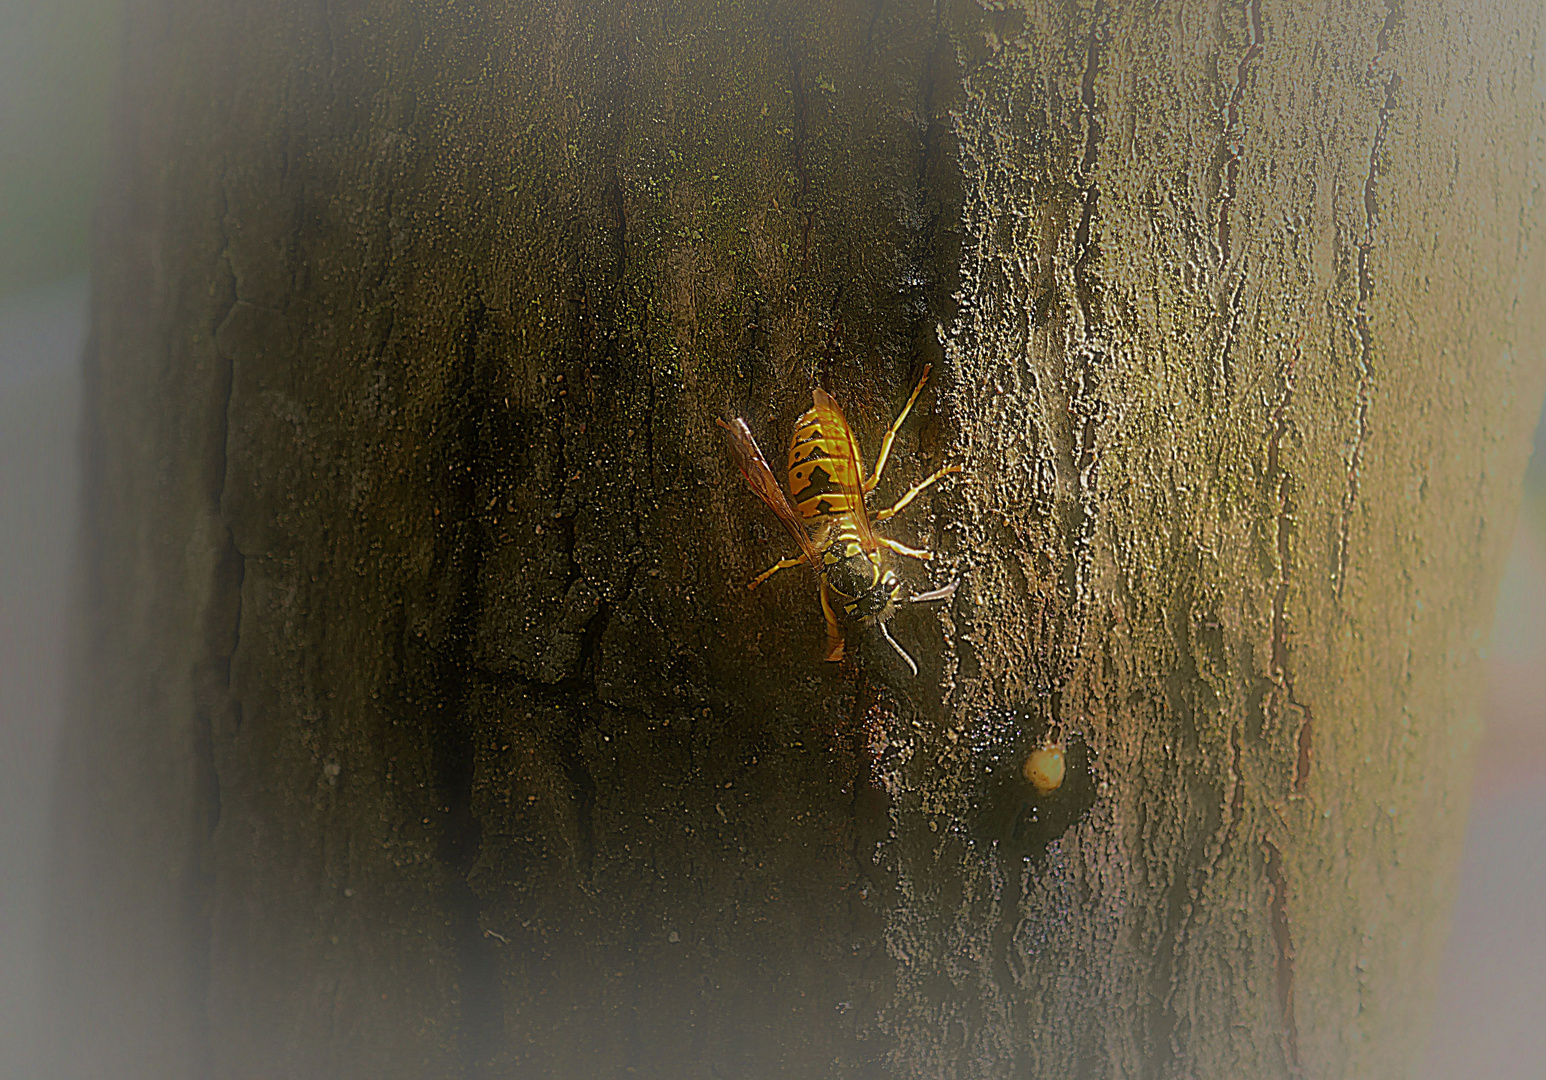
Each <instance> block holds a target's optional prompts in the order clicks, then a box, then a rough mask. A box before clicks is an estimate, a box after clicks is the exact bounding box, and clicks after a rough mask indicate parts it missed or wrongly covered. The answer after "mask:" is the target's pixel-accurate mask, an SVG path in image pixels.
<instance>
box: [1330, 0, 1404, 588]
mask: <svg viewBox="0 0 1546 1080" xmlns="http://www.w3.org/2000/svg"><path fill="white" fill-rule="evenodd" d="M1400 20H1401V2H1400V0H1387V3H1386V6H1385V22H1384V25H1383V26H1381V28H1380V33H1379V37H1378V39H1377V51H1376V53H1375V56H1374V59H1373V60H1371V61H1370V63H1369V73H1370V76H1371V77H1373V75H1374V74H1375V72H1376V71H1377V70H1378V69H1379V68H1380V67H1381V66H1382V65H1383V62H1384V60H1385V56H1386V53H1387V51H1388V49H1389V46H1390V35H1391V32H1392V31H1393V30H1394V29H1395V28H1396V26H1397V25H1398V24H1399V22H1400ZM1400 90H1401V76H1400V74H1398V73H1397V72H1394V71H1392V72H1390V73H1389V74H1387V75H1386V76H1385V80H1384V99H1383V101H1382V103H1381V105H1380V111H1379V122H1378V124H1377V125H1376V127H1375V130H1374V139H1373V141H1372V143H1371V144H1370V146H1369V168H1368V171H1367V172H1366V173H1365V174H1364V182H1363V211H1364V231H1363V238H1362V239H1361V240H1360V241H1359V242H1358V260H1357V261H1358V266H1357V270H1358V303H1357V306H1356V307H1355V308H1354V309H1353V330H1354V337H1355V342H1354V353H1353V359H1354V363H1355V365H1356V366H1357V369H1358V394H1357V403H1356V406H1355V410H1354V426H1353V445H1352V447H1351V449H1350V450H1349V452H1348V458H1347V487H1346V490H1345V491H1344V493H1343V496H1342V512H1341V520H1340V522H1339V525H1338V529H1337V551H1336V560H1335V569H1334V570H1333V575H1334V576H1333V583H1334V585H1335V588H1336V596H1337V599H1339V600H1340V599H1341V598H1342V592H1343V589H1344V588H1346V585H1347V565H1348V561H1349V559H1350V558H1351V556H1350V554H1349V551H1348V548H1349V546H1350V543H1351V536H1352V522H1353V508H1354V506H1355V504H1356V503H1357V501H1358V489H1359V484H1360V480H1361V474H1362V471H1363V454H1364V442H1365V440H1366V438H1367V436H1368V433H1369V404H1370V398H1371V395H1372V392H1373V384H1374V376H1375V372H1374V331H1373V326H1372V323H1371V320H1370V317H1369V305H1370V302H1371V301H1372V300H1373V299H1374V271H1373V268H1372V267H1371V266H1370V259H1369V257H1370V254H1371V253H1372V252H1373V250H1374V244H1375V240H1376V234H1377V233H1378V231H1379V225H1380V211H1379V199H1378V181H1379V168H1380V156H1381V153H1382V152H1383V151H1384V149H1385V138H1386V136H1387V134H1388V133H1389V131H1390V118H1391V116H1392V115H1393V114H1394V113H1395V111H1396V97H1397V94H1398V93H1399V92H1400Z"/></svg>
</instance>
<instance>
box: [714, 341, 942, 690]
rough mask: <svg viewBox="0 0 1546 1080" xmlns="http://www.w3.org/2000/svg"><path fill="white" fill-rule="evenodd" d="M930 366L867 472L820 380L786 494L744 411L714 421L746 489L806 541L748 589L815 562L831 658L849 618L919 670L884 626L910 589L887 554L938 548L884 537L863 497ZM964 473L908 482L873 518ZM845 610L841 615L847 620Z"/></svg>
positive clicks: (793, 444)
mask: <svg viewBox="0 0 1546 1080" xmlns="http://www.w3.org/2000/svg"><path fill="white" fill-rule="evenodd" d="M929 367H930V365H925V366H924V369H923V376H922V377H921V378H920V379H919V380H918V385H917V386H916V387H914V388H913V393H912V396H911V397H909V398H908V399H907V404H906V405H904V406H902V411H901V412H900V413H899V414H897V418H896V419H895V420H894V421H893V422H892V424H891V428H890V430H888V431H887V432H886V437H885V439H884V441H882V442H881V444H880V456H879V457H877V458H876V459H875V471H874V473H873V474H870V475H868V476H866V475H865V471H864V459H863V458H862V457H861V456H860V454H859V443H858V440H857V439H856V438H855V437H854V433H853V429H852V428H850V427H849V426H848V420H847V418H846V417H845V416H844V415H843V410H842V408H840V407H839V406H838V403H837V401H836V400H834V399H833V397H832V396H831V395H830V394H828V393H827V392H826V391H825V390H822V389H821V388H820V387H817V388H816V389H815V390H814V391H812V397H813V399H814V403H813V404H812V405H811V407H810V408H809V409H808V410H806V412H805V413H804V414H803V415H802V416H801V417H800V419H799V420H798V421H797V422H796V424H795V427H794V435H793V436H792V437H791V438H790V440H789V495H788V496H785V494H784V491H783V489H782V488H781V487H779V484H778V481H777V480H776V479H775V478H774V476H773V470H772V469H770V468H768V463H767V460H766V459H765V458H764V457H763V456H762V451H761V450H759V449H758V448H757V442H756V440H755V439H753V438H752V433H751V429H749V428H748V427H747V426H746V421H745V420H742V419H740V418H739V417H737V418H736V419H735V421H734V422H732V423H728V424H727V423H725V421H723V420H718V421H716V422H717V423H718V424H719V426H720V427H722V428H724V429H725V432H726V434H727V435H728V437H729V441H730V452H731V454H732V455H733V456H734V457H735V463H736V465H737V466H739V468H740V470H741V475H742V476H744V477H745V478H746V483H747V486H749V487H750V488H751V489H752V491H753V492H755V493H756V495H757V497H758V498H760V499H761V500H762V501H763V502H765V503H767V504H768V508H769V509H770V510H772V511H773V513H774V515H775V516H776V517H777V518H778V520H779V521H780V522H781V523H782V524H783V526H784V528H785V529H786V530H788V532H789V535H790V536H792V537H793V538H794V541H795V543H796V544H798V545H799V548H800V554H799V555H797V556H794V557H791V558H787V559H780V560H779V561H778V562H776V563H774V564H773V565H772V566H771V567H769V568H768V569H767V570H765V571H764V572H763V573H761V574H758V575H757V576H756V577H755V578H753V579H752V580H751V582H750V583H749V584H748V585H747V586H746V587H747V588H748V589H755V588H756V587H757V586H758V585H761V584H762V583H763V582H764V581H766V580H768V578H770V577H772V576H773V575H774V574H776V573H778V572H779V571H780V570H787V569H789V568H790V567H794V566H799V565H800V564H801V563H805V564H807V565H809V566H810V567H811V568H812V569H813V570H814V571H815V572H816V575H817V579H818V581H819V583H820V587H821V611H822V614H823V615H824V616H825V617H826V621H827V651H826V656H825V659H827V660H831V661H837V660H841V659H842V658H843V647H844V640H843V625H844V624H845V623H854V624H858V625H861V626H876V627H878V628H879V629H880V632H881V634H882V635H883V636H884V637H885V639H886V640H887V641H888V642H890V644H891V647H892V648H893V649H895V650H896V651H897V655H899V656H901V658H902V659H903V660H904V661H906V663H907V666H908V668H909V669H910V670H911V671H912V673H913V674H914V675H917V674H918V665H917V664H915V663H913V658H912V657H910V656H908V655H907V651H906V650H905V649H903V648H902V646H901V645H899V644H897V641H896V639H895V638H893V637H892V636H891V632H890V631H889V630H887V629H886V622H887V620H888V619H890V617H891V615H892V613H893V612H894V611H895V610H896V605H897V603H898V602H899V601H901V599H902V595H903V592H904V588H903V585H902V582H901V580H900V579H899V578H898V577H897V575H896V571H895V570H893V569H891V567H889V566H887V565H886V563H887V562H888V561H889V556H886V555H885V554H884V553H885V552H895V553H896V554H898V555H905V556H907V557H908V558H911V559H929V558H932V557H933V555H932V553H931V552H928V551H922V550H920V549H918V548H912V547H908V546H907V545H906V544H902V543H898V542H897V541H895V540H892V539H891V538H890V537H887V536H881V535H879V534H877V533H876V532H875V530H874V528H873V526H872V524H871V518H870V513H869V510H868V509H867V508H866V506H865V503H864V498H865V496H866V495H868V494H869V493H870V492H872V491H874V490H875V487H876V485H878V484H879V483H880V478H881V475H882V473H884V472H885V468H886V462H887V461H888V460H889V459H890V457H891V444H892V442H893V441H894V440H895V439H896V433H897V430H898V429H899V428H900V427H901V426H902V421H904V420H906V419H907V414H908V413H909V412H910V411H911V410H912V407H913V403H914V402H915V401H917V400H918V395H919V394H920V393H921V392H922V391H923V386H924V383H926V382H928V381H929ZM960 471H961V466H959V465H946V466H945V467H943V468H941V469H937V470H935V471H934V472H933V473H932V474H930V475H929V476H927V477H925V478H924V479H923V480H921V481H920V482H918V483H916V484H914V485H913V486H912V487H911V488H909V489H908V490H907V493H906V494H905V495H903V496H902V497H901V498H900V499H898V500H897V501H896V503H895V504H893V505H892V506H890V507H889V508H887V509H885V510H882V511H880V512H879V513H877V514H876V515H875V517H874V521H875V522H881V521H885V520H887V519H888V518H892V517H895V516H896V515H897V514H899V513H901V512H902V511H903V510H905V509H907V507H908V506H909V505H910V504H911V503H912V501H913V500H914V499H916V498H917V497H918V496H919V495H920V494H922V493H923V492H924V491H925V490H926V489H928V488H929V487H931V486H933V485H934V484H936V483H938V482H939V481H940V480H942V479H944V478H945V477H947V476H949V475H950V474H952V473H958V472H960ZM791 500H792V502H791ZM954 591H955V586H954V585H953V584H952V585H948V586H946V587H945V588H943V589H935V590H933V591H931V592H927V593H922V594H919V595H917V596H914V597H912V600H913V601H914V602H918V601H924V600H941V599H944V598H945V597H947V596H949V595H951V594H952V593H953V592H954ZM839 611H841V612H842V613H843V615H842V620H841V621H840V620H839V618H838V614H837V613H838V612H839Z"/></svg>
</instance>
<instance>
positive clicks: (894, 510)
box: [874, 465, 961, 521]
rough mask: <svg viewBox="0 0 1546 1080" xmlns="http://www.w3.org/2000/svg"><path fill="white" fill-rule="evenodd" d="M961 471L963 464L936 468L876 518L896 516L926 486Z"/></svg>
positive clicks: (882, 519) (883, 518)
mask: <svg viewBox="0 0 1546 1080" xmlns="http://www.w3.org/2000/svg"><path fill="white" fill-rule="evenodd" d="M960 471H961V466H959V465H946V466H945V467H944V468H943V469H936V470H935V471H934V472H933V473H932V474H930V475H929V476H928V477H927V478H926V479H924V480H921V481H919V482H918V483H916V484H914V485H913V486H912V487H910V488H908V489H907V494H906V495H903V496H902V497H901V498H900V499H898V500H897V501H896V505H895V506H893V507H891V508H890V509H887V510H882V511H881V512H880V513H878V514H876V515H875V517H874V520H875V521H885V520H886V519H887V518H889V517H896V515H898V514H900V513H901V512H902V511H903V510H906V509H907V506H908V504H909V503H911V502H912V501H913V500H914V499H916V498H917V497H918V496H919V495H922V494H923V492H924V490H925V489H926V488H928V487H930V486H932V485H934V484H937V483H939V482H940V481H941V480H943V479H944V478H945V477H947V476H949V475H950V474H951V473H958V472H960Z"/></svg>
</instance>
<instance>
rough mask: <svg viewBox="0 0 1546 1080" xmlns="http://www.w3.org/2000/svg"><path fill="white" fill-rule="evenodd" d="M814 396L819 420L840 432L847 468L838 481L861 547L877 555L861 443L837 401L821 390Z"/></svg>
mask: <svg viewBox="0 0 1546 1080" xmlns="http://www.w3.org/2000/svg"><path fill="white" fill-rule="evenodd" d="M811 393H812V396H813V397H814V398H815V399H816V408H815V410H814V411H815V412H816V414H817V417H818V419H820V420H822V421H823V422H826V423H830V425H831V426H832V427H833V428H835V429H836V430H837V432H838V438H837V439H836V442H838V443H839V444H840V446H839V449H840V450H841V452H842V455H843V456H842V457H840V458H838V460H839V461H846V462H847V465H848V467H847V468H846V469H838V470H836V471H837V473H838V475H837V476H836V477H835V479H836V480H837V482H838V485H839V486H840V487H841V488H842V489H843V494H845V495H847V496H848V511H849V513H851V514H852V515H853V519H854V524H855V527H857V528H858V530H859V543H860V544H861V545H863V547H864V550H865V551H869V552H874V551H878V550H879V549H880V541H879V540H877V539H876V538H875V530H874V529H872V528H871V527H870V512H869V511H868V510H866V509H865V507H864V461H863V460H862V459H861V458H860V457H859V443H858V440H856V439H855V438H854V432H853V428H851V427H849V426H848V418H847V417H846V416H844V415H843V410H842V408H841V407H839V405H838V403H837V399H835V398H834V397H833V396H832V395H831V394H829V393H827V392H826V391H825V390H823V389H822V388H821V387H819V386H818V387H816V389H815V390H813V391H812V392H811ZM823 430H826V429H825V428H823Z"/></svg>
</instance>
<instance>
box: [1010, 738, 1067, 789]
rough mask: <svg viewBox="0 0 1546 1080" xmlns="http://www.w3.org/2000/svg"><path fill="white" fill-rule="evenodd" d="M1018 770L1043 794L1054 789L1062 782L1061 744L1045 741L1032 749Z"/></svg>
mask: <svg viewBox="0 0 1546 1080" xmlns="http://www.w3.org/2000/svg"><path fill="white" fill-rule="evenodd" d="M1020 772H1021V773H1022V774H1023V775H1024V776H1025V778H1026V779H1027V780H1029V781H1030V782H1031V786H1032V787H1034V788H1035V789H1036V790H1037V791H1039V792H1041V793H1042V794H1043V795H1048V794H1050V793H1052V792H1054V791H1056V790H1057V789H1058V788H1059V787H1061V786H1062V784H1063V744H1062V743H1060V742H1058V743H1047V744H1046V745H1044V746H1042V747H1041V748H1040V749H1038V750H1035V751H1033V752H1032V754H1031V756H1030V757H1028V758H1026V759H1025V764H1024V765H1023V766H1021V769H1020Z"/></svg>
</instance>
